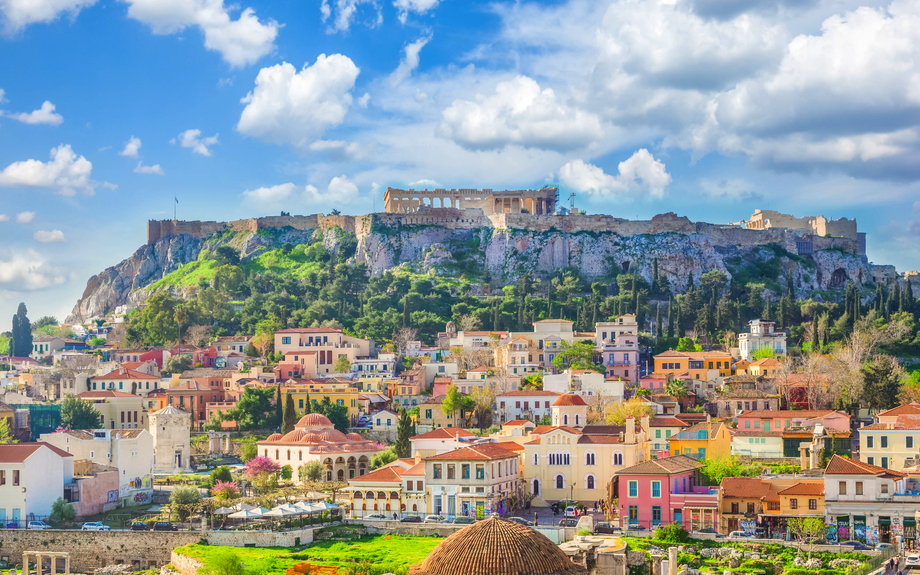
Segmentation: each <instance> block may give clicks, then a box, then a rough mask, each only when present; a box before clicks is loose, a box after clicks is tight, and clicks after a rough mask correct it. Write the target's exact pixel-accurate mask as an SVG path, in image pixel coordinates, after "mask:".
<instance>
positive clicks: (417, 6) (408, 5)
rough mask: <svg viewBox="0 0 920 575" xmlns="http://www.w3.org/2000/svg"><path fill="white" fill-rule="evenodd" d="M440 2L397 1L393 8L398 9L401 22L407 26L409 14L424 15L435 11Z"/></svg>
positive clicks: (435, 0) (434, 0)
mask: <svg viewBox="0 0 920 575" xmlns="http://www.w3.org/2000/svg"><path fill="white" fill-rule="evenodd" d="M439 1H440V0H395V2H393V6H396V9H397V10H399V16H398V18H399V21H400V22H402V23H403V24H405V23H406V18H407V17H408V15H409V12H415V13H416V14H424V13H425V12H427V11H429V10H432V9H434V8H435V7H436V6H437V5H438V2H439Z"/></svg>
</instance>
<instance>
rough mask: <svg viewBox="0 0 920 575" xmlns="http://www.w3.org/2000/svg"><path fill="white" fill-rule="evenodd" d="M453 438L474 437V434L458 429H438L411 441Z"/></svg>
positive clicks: (417, 436)
mask: <svg viewBox="0 0 920 575" xmlns="http://www.w3.org/2000/svg"><path fill="white" fill-rule="evenodd" d="M455 437H476V434H475V433H471V432H469V431H467V430H465V429H462V428H460V427H439V428H437V429H432V430H431V431H429V432H427V433H423V434H421V435H416V436H415V437H413V438H412V439H454V438H455Z"/></svg>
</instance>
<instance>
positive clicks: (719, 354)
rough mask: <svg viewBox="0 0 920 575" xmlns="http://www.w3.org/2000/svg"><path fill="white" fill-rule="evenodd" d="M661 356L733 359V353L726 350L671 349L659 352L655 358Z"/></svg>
mask: <svg viewBox="0 0 920 575" xmlns="http://www.w3.org/2000/svg"><path fill="white" fill-rule="evenodd" d="M659 357H687V358H690V359H696V360H699V359H710V358H711V359H731V357H732V356H731V355H730V354H727V353H725V352H724V351H674V350H673V349H669V350H668V351H666V352H664V353H659V354H658V355H656V356H655V359H657V358H659Z"/></svg>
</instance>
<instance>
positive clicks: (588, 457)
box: [585, 451, 594, 465]
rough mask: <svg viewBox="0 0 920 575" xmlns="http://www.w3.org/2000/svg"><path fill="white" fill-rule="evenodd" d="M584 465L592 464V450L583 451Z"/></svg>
mask: <svg viewBox="0 0 920 575" xmlns="http://www.w3.org/2000/svg"><path fill="white" fill-rule="evenodd" d="M585 465H594V452H593V451H588V452H587V453H585Z"/></svg>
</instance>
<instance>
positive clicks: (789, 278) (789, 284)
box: [787, 271, 795, 301]
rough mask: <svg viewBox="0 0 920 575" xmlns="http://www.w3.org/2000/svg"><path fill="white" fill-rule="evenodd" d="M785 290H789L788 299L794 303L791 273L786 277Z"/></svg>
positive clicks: (793, 284) (793, 285) (793, 286)
mask: <svg viewBox="0 0 920 575" xmlns="http://www.w3.org/2000/svg"><path fill="white" fill-rule="evenodd" d="M787 280H788V282H787V289H788V290H789V299H790V300H792V301H795V283H794V282H793V281H792V272H791V271H790V272H789V275H788V276H787Z"/></svg>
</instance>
